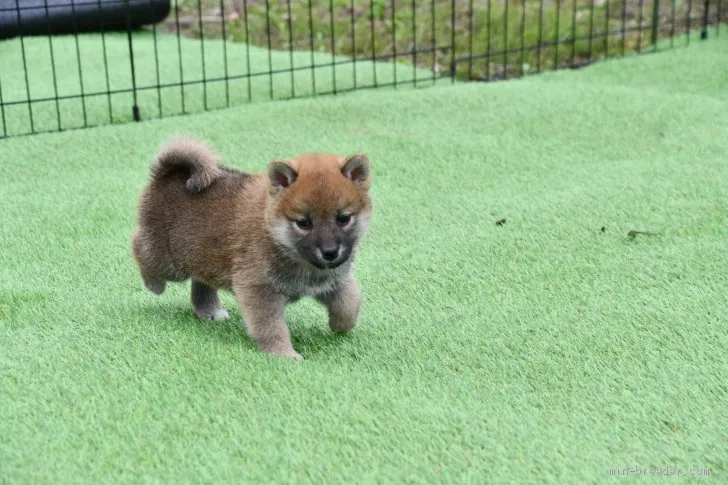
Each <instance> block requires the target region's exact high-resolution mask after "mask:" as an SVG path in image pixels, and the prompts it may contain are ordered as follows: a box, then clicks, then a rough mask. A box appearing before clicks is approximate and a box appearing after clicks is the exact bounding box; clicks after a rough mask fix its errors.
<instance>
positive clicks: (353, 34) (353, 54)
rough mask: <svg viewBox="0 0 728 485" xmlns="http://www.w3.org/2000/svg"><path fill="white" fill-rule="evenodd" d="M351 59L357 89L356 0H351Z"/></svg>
mask: <svg viewBox="0 0 728 485" xmlns="http://www.w3.org/2000/svg"><path fill="white" fill-rule="evenodd" d="M350 9H351V59H352V61H353V63H352V71H353V72H354V89H356V57H357V52H356V18H355V17H354V0H351V6H350Z"/></svg>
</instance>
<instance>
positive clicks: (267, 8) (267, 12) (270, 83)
mask: <svg viewBox="0 0 728 485" xmlns="http://www.w3.org/2000/svg"><path fill="white" fill-rule="evenodd" d="M265 33H266V36H267V38H268V87H269V91H270V99H273V48H272V47H271V32H270V2H269V1H268V0H265Z"/></svg>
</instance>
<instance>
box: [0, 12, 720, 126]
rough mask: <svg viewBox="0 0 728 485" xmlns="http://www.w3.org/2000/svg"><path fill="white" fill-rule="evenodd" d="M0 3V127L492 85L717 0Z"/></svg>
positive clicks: (644, 46) (634, 35)
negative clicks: (442, 86) (434, 87)
mask: <svg viewBox="0 0 728 485" xmlns="http://www.w3.org/2000/svg"><path fill="white" fill-rule="evenodd" d="M168 2H169V0H25V1H24V0H0V39H2V40H0V138H6V137H10V136H17V135H25V134H33V133H41V132H49V131H61V130H66V129H72V128H82V127H88V126H95V125H100V124H109V123H119V122H128V121H133V120H137V121H139V120H144V119H151V118H158V117H165V116H172V115H178V114H185V113H192V112H199V111H203V110H210V109H216V108H222V107H227V106H233V105H239V104H243V103H250V102H256V101H264V100H272V99H290V98H299V97H305V96H320V95H328V94H337V93H342V92H346V91H352V90H360V89H370V88H399V89H403V88H416V87H423V86H430V85H433V84H437V83H440V82H446V83H458V82H469V81H496V80H503V79H508V78H512V77H521V76H525V75H530V74H534V73H540V72H543V71H545V70H552V69H560V68H576V67H581V66H584V65H586V64H589V63H591V62H594V61H595V60H599V59H604V58H609V57H613V56H625V55H629V54H639V53H645V52H654V51H657V50H661V49H664V48H674V47H677V46H680V45H685V44H688V43H690V42H691V41H692V39H694V38H696V37H700V38H706V37H707V36H708V35H709V33H710V35H719V33H720V24H721V21H722V0H695V1H694V0H478V1H476V0H427V1H415V0H411V1H410V0H323V1H319V0H303V1H301V2H297V1H293V0H280V1H277V0H174V1H173V3H172V4H170V3H168Z"/></svg>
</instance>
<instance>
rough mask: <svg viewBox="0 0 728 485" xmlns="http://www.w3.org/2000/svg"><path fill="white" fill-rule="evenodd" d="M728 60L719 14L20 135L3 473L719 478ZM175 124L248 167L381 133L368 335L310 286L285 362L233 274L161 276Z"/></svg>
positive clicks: (82, 477) (357, 143)
mask: <svg viewBox="0 0 728 485" xmlns="http://www.w3.org/2000/svg"><path fill="white" fill-rule="evenodd" d="M727 78H728V49H726V39H725V36H723V35H721V36H720V37H718V38H716V37H715V36H711V38H710V40H708V41H706V42H703V43H692V44H691V46H690V47H689V48H685V49H678V50H675V51H669V52H664V53H660V54H655V55H647V56H642V57H636V58H630V59H625V60H623V61H614V62H605V63H600V64H597V65H595V66H592V67H589V68H586V69H585V70H583V71H578V72H573V71H561V72H555V73H549V74H545V75H543V76H537V77H529V78H527V79H524V80H522V81H513V82H504V83H495V84H467V85H455V86H442V87H433V88H431V89H422V90H407V91H404V92H394V91H376V92H372V91H368V92H360V93H353V94H350V95H346V96H341V97H337V98H322V99H318V100H297V101H287V102H269V103H258V104H251V105H246V106H242V107H238V108H232V109H226V110H220V111H215V112H211V113H206V114H199V115H193V116H186V117H175V118H169V119H165V120H160V121H150V122H145V123H140V124H134V123H131V124H125V125H119V126H113V127H112V126H106V127H101V128H96V129H90V130H78V131H71V132H67V133H61V134H52V135H40V136H36V137H20V138H10V139H6V140H0V168H2V177H3V179H2V180H3V184H2V187H3V197H2V198H0V218H1V219H0V247H1V248H2V251H1V252H0V483H3V484H5V483H8V484H16V483H17V484H19V483H58V484H60V483H69V484H71V483H72V484H78V483H89V484H98V483H115V484H116V483H129V484H138V483H273V482H275V483H311V484H321V483H473V484H481V483H489V482H497V483H558V484H562V483H611V482H613V480H614V477H611V476H610V475H609V468H610V467H650V466H654V467H664V466H671V467H681V469H682V471H683V472H684V473H689V468H690V467H699V468H700V469H701V470H703V469H706V468H707V469H709V471H710V473H711V477H710V480H709V481H705V483H724V482H726V481H728V453H726V449H728V406H726V402H728V383H727V381H726V376H728V350H727V349H728V303H727V302H726V295H728V182H727V181H728V137H726V132H727V129H728V90H726V85H725V80H726V79H727ZM69 116H70V114H69ZM175 132H182V133H192V134H195V135H197V136H201V137H205V138H207V139H209V140H210V141H211V143H212V144H213V145H214V146H215V147H216V148H217V149H218V150H219V151H220V152H221V154H222V155H223V157H224V158H225V160H226V161H227V163H228V164H230V165H232V166H234V167H237V168H241V169H245V170H254V171H257V170H262V169H263V168H264V167H265V165H266V164H267V162H268V161H269V160H270V159H272V158H274V157H286V156H293V155H295V154H297V153H300V152H305V151H311V150H316V151H331V152H336V153H352V152H355V151H364V152H366V153H367V154H368V155H369V156H370V158H371V160H372V163H373V167H374V185H373V188H372V191H373V197H374V203H375V206H374V207H375V212H374V218H373V221H372V227H371V232H370V234H369V236H368V237H367V239H366V240H365V243H364V245H363V247H362V251H361V256H360V258H359V261H358V265H357V267H356V268H357V269H356V273H357V275H358V277H359V280H360V282H361V286H362V288H363V291H364V295H365V303H364V306H363V310H362V319H361V322H360V324H359V326H358V327H357V328H356V329H355V330H354V331H353V332H352V333H351V334H349V335H347V336H335V335H332V334H330V333H329V332H328V329H327V326H326V321H325V314H324V312H323V310H322V309H321V308H319V307H318V306H316V305H315V304H314V303H312V302H310V301H302V302H300V303H298V304H297V305H295V306H293V307H291V308H290V311H289V312H288V317H289V322H290V327H291V330H292V333H293V336H294V345H295V346H296V348H297V350H298V351H299V352H301V353H302V354H303V356H304V358H305V360H304V361H303V362H302V363H301V364H294V363H291V362H289V361H287V360H283V359H275V358H271V357H269V356H267V355H264V354H261V353H260V352H258V351H257V350H256V349H255V347H254V345H253V344H252V342H251V341H250V340H249V339H248V338H247V337H246V336H245V334H244V332H243V331H242V330H241V321H240V313H239V310H238V308H237V307H236V306H235V304H234V300H233V298H232V297H231V296H229V295H225V296H224V298H223V302H224V304H225V305H226V307H227V308H228V309H229V310H230V313H231V315H232V319H231V320H230V321H228V322H226V323H222V324H220V323H209V322H201V321H198V320H196V319H195V318H194V317H193V315H192V312H191V309H190V303H189V298H188V292H189V287H188V286H187V285H172V286H170V288H169V290H168V292H167V293H165V294H164V295H162V296H160V297H158V296H154V295H152V294H150V293H149V292H148V291H146V290H145V289H144V287H143V285H142V282H141V280H140V278H139V276H138V274H137V272H136V269H135V267H134V263H133V261H132V259H131V257H130V254H129V237H130V236H131V233H132V230H133V225H134V210H135V204H136V197H137V195H138V193H139V191H140V190H141V188H142V187H143V185H144V184H145V182H146V180H147V178H148V164H149V163H150V161H151V159H152V157H153V155H154V153H155V151H156V149H157V148H158V147H159V144H160V142H161V141H162V140H163V139H165V138H167V137H168V136H169V135H170V134H172V133H175ZM502 218H505V219H506V222H505V224H502V225H500V226H499V225H496V224H495V222H496V221H497V220H499V219H502ZM602 228H603V230H602ZM631 230H640V231H650V232H654V233H657V235H654V236H643V235H639V236H637V237H636V238H635V239H633V240H631V239H630V238H628V237H627V233H628V232H629V231H631ZM700 483H703V480H701V481H700Z"/></svg>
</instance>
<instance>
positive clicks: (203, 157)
mask: <svg viewBox="0 0 728 485" xmlns="http://www.w3.org/2000/svg"><path fill="white" fill-rule="evenodd" d="M370 184H371V167H370V162H369V160H368V158H367V156H366V155H364V154H356V155H352V156H348V157H341V156H337V155H332V154H325V153H311V154H304V155H301V156H299V157H297V158H295V159H293V160H290V161H282V160H274V161H272V162H270V163H269V165H268V169H267V172H266V173H262V174H249V173H244V172H241V171H238V170H234V169H231V168H228V167H226V166H224V165H222V164H221V163H219V161H218V157H217V155H216V154H215V153H214V152H213V151H212V149H210V148H209V147H208V146H207V145H206V144H205V143H204V142H201V141H197V140H193V139H186V138H179V139H175V140H173V141H171V142H169V143H168V144H167V145H166V146H165V147H163V148H162V150H161V151H160V152H159V153H158V155H157V157H156V160H155V161H154V163H153V165H152V167H151V180H150V182H149V184H148V186H147V187H146V188H145V189H144V191H143V192H142V194H141V197H140V201H139V207H138V214H137V228H136V231H135V232H134V235H133V237H132V254H133V257H134V260H135V261H136V263H137V266H138V269H139V272H140V274H141V278H142V280H143V281H144V284H145V286H146V287H147V288H148V289H149V290H150V291H151V292H153V293H155V294H161V293H162V292H164V290H165V287H166V283H167V282H168V281H171V282H181V281H185V280H188V279H190V280H191V298H192V306H193V308H194V311H195V313H196V315H197V316H198V317H199V318H202V319H207V320H222V319H226V318H228V316H229V315H228V312H227V311H226V310H225V309H224V308H222V306H221V304H220V300H219V299H218V295H217V291H218V290H227V291H231V292H232V293H233V294H234V295H235V297H236V300H237V301H238V304H239V305H240V308H241V313H242V315H243V318H244V320H245V324H246V328H247V332H248V335H250V337H251V338H252V339H253V340H254V341H255V343H256V344H257V346H258V348H259V349H260V350H262V351H264V352H268V353H271V354H274V355H278V356H283V357H288V358H291V359H294V360H301V358H302V357H301V355H300V354H299V353H298V352H296V350H295V349H294V348H293V345H292V342H291V338H290V333H289V330H288V326H287V325H286V322H285V320H284V313H285V307H286V305H287V304H288V303H291V302H295V301H296V300H298V299H300V298H302V297H313V298H315V299H316V300H317V301H318V302H319V303H321V304H323V305H325V306H326V308H327V310H328V324H329V327H330V328H331V330H332V331H334V332H348V331H349V330H351V329H352V328H353V327H354V326H355V325H356V323H357V320H358V318H359V312H360V307H361V292H360V289H359V286H358V284H357V282H356V280H355V279H354V277H353V275H352V264H353V262H354V259H355V255H356V251H357V248H358V245H359V243H360V241H361V240H362V238H363V237H364V236H365V234H366V233H367V231H368V228H369V222H370V220H371V215H372V202H371V199H370V196H369V188H370Z"/></svg>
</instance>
